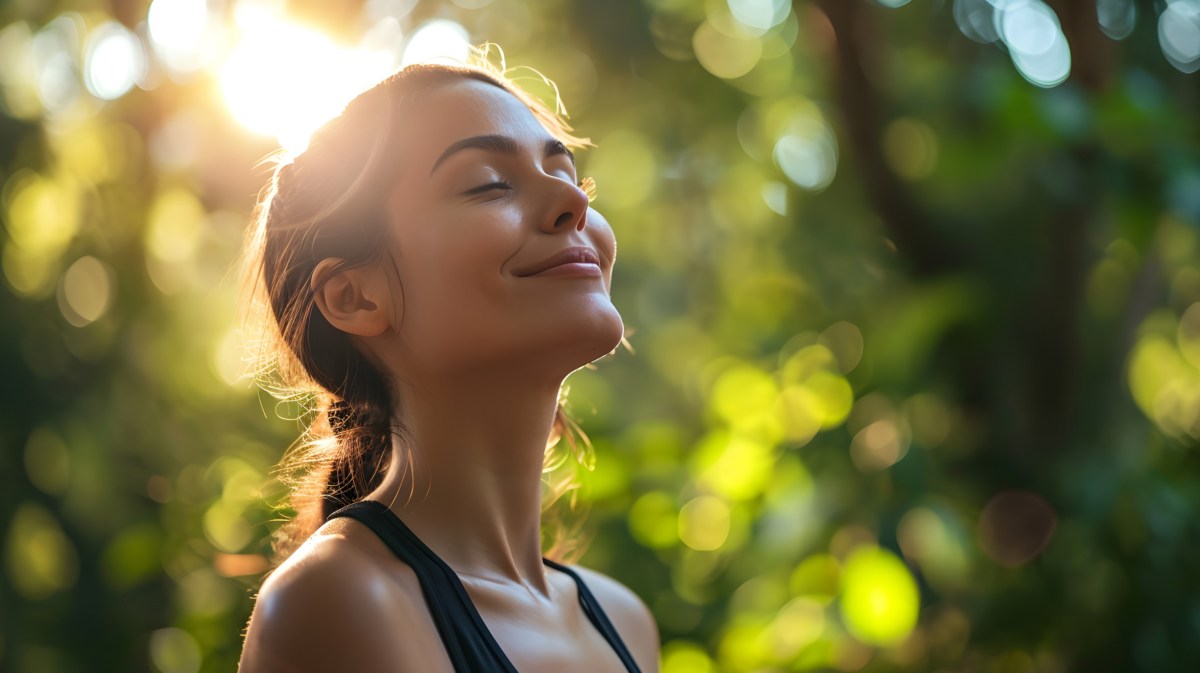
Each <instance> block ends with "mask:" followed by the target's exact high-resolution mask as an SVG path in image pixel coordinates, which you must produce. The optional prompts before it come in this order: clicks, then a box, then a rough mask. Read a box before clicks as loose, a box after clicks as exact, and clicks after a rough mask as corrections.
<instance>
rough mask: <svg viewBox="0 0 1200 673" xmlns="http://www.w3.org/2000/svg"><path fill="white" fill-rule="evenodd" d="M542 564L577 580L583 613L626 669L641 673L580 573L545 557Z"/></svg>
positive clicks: (632, 672) (630, 672)
mask: <svg viewBox="0 0 1200 673" xmlns="http://www.w3.org/2000/svg"><path fill="white" fill-rule="evenodd" d="M542 562H543V563H545V564H546V565H549V566H550V567H551V568H557V569H558V570H561V571H563V572H565V573H567V574H568V575H570V576H571V577H572V578H573V579H574V580H575V584H576V585H577V586H578V587H579V603H580V604H581V605H583V611H584V613H585V614H587V616H588V619H590V620H591V622H592V624H593V625H594V626H595V627H596V629H598V630H599V631H600V633H601V634H603V635H604V638H605V639H606V640H608V643H609V644H610V645H612V648H613V649H614V650H616V651H617V656H618V657H620V658H621V663H623V664H625V668H626V669H628V670H629V673H641V669H640V668H638V665H637V662H635V661H634V660H633V655H631V654H630V653H629V649H628V648H627V647H626V646H625V641H623V640H621V635H620V634H619V633H617V629H616V627H614V626H613V624H612V622H611V621H609V619H608V615H606V614H604V608H602V607H600V602H599V601H597V600H596V597H595V596H594V595H592V592H591V590H589V589H588V587H587V584H585V583H584V581H583V578H582V577H580V576H579V573H577V572H575V571H574V570H572V569H571V568H568V567H567V566H565V565H563V564H562V563H559V562H557V561H552V560H550V559H548V558H546V557H544V556H543V557H542Z"/></svg>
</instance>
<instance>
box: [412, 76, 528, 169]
mask: <svg viewBox="0 0 1200 673" xmlns="http://www.w3.org/2000/svg"><path fill="white" fill-rule="evenodd" d="M401 119H402V120H403V121H402V122H401V123H400V127H399V128H397V129H395V132H396V133H397V140H398V142H399V146H400V147H402V148H404V151H405V153H406V154H408V156H409V157H411V159H412V160H411V161H409V162H408V163H409V165H410V166H412V167H413V168H418V169H419V168H422V167H423V169H424V170H425V171H426V172H428V171H429V167H430V166H431V165H432V164H433V162H434V160H435V159H436V158H437V157H438V155H440V154H441V152H442V150H444V149H446V147H447V146H449V145H450V144H451V143H453V142H455V141H457V140H462V139H463V138H468V137H471V136H477V135H484V134H501V135H509V136H513V137H514V138H516V139H517V141H519V142H520V143H521V144H522V145H526V146H528V147H534V148H538V150H539V151H540V148H541V147H542V143H543V142H544V141H545V140H546V139H547V138H550V137H552V136H551V134H550V132H549V131H547V130H546V128H545V127H544V126H542V124H541V122H539V121H538V120H537V118H536V117H535V116H534V115H533V112H532V111H531V110H530V109H529V107H528V106H526V105H525V104H524V103H522V102H521V101H520V99H518V98H517V97H516V96H514V95H512V94H511V93H509V92H507V91H505V90H504V89H501V88H499V87H497V86H496V85H494V84H489V83H487V82H481V81H479V80H475V79H469V78H456V79H453V80H450V81H447V82H437V83H434V84H432V85H430V86H429V87H428V88H426V89H425V90H424V91H423V92H422V93H421V95H420V96H419V97H417V98H416V99H415V100H413V101H411V102H410V103H409V105H408V106H406V110H405V112H404V114H403V115H402V116H401Z"/></svg>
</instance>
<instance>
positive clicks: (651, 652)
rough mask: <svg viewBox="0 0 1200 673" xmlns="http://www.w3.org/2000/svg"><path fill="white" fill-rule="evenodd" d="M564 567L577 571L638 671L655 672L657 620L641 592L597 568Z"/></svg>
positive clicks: (657, 668) (656, 663) (657, 635)
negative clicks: (635, 662)
mask: <svg viewBox="0 0 1200 673" xmlns="http://www.w3.org/2000/svg"><path fill="white" fill-rule="evenodd" d="M567 567H569V568H571V569H572V570H574V571H576V572H578V573H579V576H580V577H582V578H583V581H584V582H585V583H586V584H587V586H588V589H589V590H591V592H592V594H594V595H595V596H596V600H597V601H599V602H600V607H602V608H604V613H605V614H607V615H608V618H609V620H610V621H611V622H612V623H613V626H614V627H616V629H617V632H618V633H620V635H621V640H623V641H625V644H626V645H627V646H628V647H629V652H630V653H631V654H632V655H633V658H634V659H635V660H637V664H638V668H640V669H642V673H657V671H658V670H659V663H660V662H659V656H660V646H661V643H660V642H659V633H658V623H657V622H656V621H655V619H654V613H652V612H651V611H650V608H649V606H647V605H646V602H645V601H643V600H642V598H641V596H638V595H637V593H635V592H634V591H633V589H630V588H629V587H627V586H625V585H624V584H622V583H621V582H620V581H618V580H616V579H614V578H612V577H609V576H608V575H606V574H604V573H602V572H600V571H599V570H593V569H591V568H587V567H584V566H581V565H569V566H567Z"/></svg>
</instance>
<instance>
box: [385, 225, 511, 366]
mask: <svg viewBox="0 0 1200 673" xmlns="http://www.w3.org/2000/svg"><path fill="white" fill-rule="evenodd" d="M477 210H478V212H469V213H465V214H460V215H458V216H457V217H445V216H444V217H441V218H430V219H428V220H426V224H425V229H424V230H423V231H422V232H421V234H420V235H410V236H407V237H405V240H403V241H401V243H400V244H401V245H403V246H404V251H405V252H404V255H403V258H402V260H403V264H404V265H405V268H404V269H402V271H401V274H402V276H401V277H402V278H403V280H404V295H405V299H406V300H407V304H408V306H407V309H406V316H405V321H406V323H405V329H406V330H408V332H409V334H410V336H411V337H412V338H413V339H414V340H419V341H421V342H423V343H426V344H428V343H429V342H442V343H441V344H440V345H447V344H446V343H445V342H446V341H447V340H449V341H451V342H453V341H456V340H458V339H460V338H470V337H471V335H474V336H475V337H477V336H478V334H479V333H480V329H484V328H486V329H488V330H489V331H490V330H494V329H496V327H497V326H499V324H500V323H501V321H502V320H503V318H504V315H505V314H507V313H510V312H511V307H510V306H509V303H510V288H509V286H508V284H507V283H506V282H505V277H504V276H502V275H501V273H502V269H503V267H504V266H505V264H507V263H508V261H509V258H511V257H512V256H513V255H514V254H516V253H517V251H518V250H519V249H520V245H521V239H520V237H519V224H516V225H514V224H513V223H512V220H513V219H514V218H513V216H512V213H510V212H508V211H507V210H505V209H501V208H497V207H492V208H488V209H487V211H486V212H484V209H483V208H479V209H477ZM518 222H519V220H518Z"/></svg>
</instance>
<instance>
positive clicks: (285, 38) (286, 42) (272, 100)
mask: <svg viewBox="0 0 1200 673" xmlns="http://www.w3.org/2000/svg"><path fill="white" fill-rule="evenodd" d="M239 18H240V19H243V20H242V21H239V24H240V27H241V33H242V35H241V39H240V40H239V41H238V43H237V45H236V46H235V47H234V48H233V51H232V52H231V53H230V55H229V58H228V60H226V61H225V64H224V66H223V67H222V69H221V74H220V81H221V90H222V94H223V95H224V97H225V103H226V105H227V106H228V107H229V110H230V112H231V113H232V114H233V116H234V118H235V119H237V120H238V122H240V123H241V124H242V125H243V126H245V127H246V128H248V129H250V130H251V131H253V132H255V133H259V134H263V135H269V136H273V137H275V138H276V139H277V140H278V141H279V144H280V145H281V146H282V147H283V148H284V149H286V150H287V151H289V152H291V153H293V154H295V153H299V152H301V151H303V150H304V148H305V147H307V145H308V139H309V136H311V135H312V132H313V131H315V130H316V129H317V128H318V127H319V126H321V124H323V123H324V122H326V121H328V120H329V119H332V118H333V117H334V116H336V115H337V114H338V113H339V112H341V111H342V108H344V107H345V106H346V104H347V103H349V102H350V100H351V99H353V98H354V97H355V96H356V95H358V94H359V93H361V92H362V91H364V90H366V89H367V88H369V87H370V86H371V85H373V84H374V83H376V82H378V81H379V80H381V79H383V78H384V77H387V76H388V75H389V74H391V73H392V72H393V71H394V70H395V66H396V63H395V53H394V52H393V51H375V50H367V49H357V48H353V47H345V46H341V45H338V44H335V43H334V42H333V41H332V40H330V39H329V38H328V37H327V36H325V35H323V34H322V33H320V32H318V31H316V30H314V29H312V28H309V27H307V26H304V25H301V24H298V23H294V22H291V21H289V20H287V19H286V18H284V17H283V16H281V15H279V14H274V13H268V12H261V13H259V12H256V13H255V14H254V16H253V17H252V18H251V17H246V16H243V17H239Z"/></svg>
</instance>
